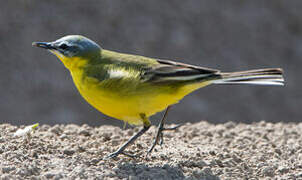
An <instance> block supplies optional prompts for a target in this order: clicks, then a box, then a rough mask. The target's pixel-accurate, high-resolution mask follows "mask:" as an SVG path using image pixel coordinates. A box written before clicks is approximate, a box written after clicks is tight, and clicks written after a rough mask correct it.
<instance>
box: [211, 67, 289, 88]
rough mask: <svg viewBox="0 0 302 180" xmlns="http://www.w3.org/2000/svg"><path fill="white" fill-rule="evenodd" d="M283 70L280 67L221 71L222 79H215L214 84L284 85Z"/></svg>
mask: <svg viewBox="0 0 302 180" xmlns="http://www.w3.org/2000/svg"><path fill="white" fill-rule="evenodd" d="M282 74H283V71H282V69H279V68H270V69H256V70H250V71H239V72H231V73H220V75H221V79H217V80H213V82H212V83H213V84H256V85H279V86H283V85H284V78H283V76H282Z"/></svg>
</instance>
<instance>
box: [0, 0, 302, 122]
mask: <svg viewBox="0 0 302 180" xmlns="http://www.w3.org/2000/svg"><path fill="white" fill-rule="evenodd" d="M68 34H81V35H84V36H87V37H89V38H91V39H92V40H94V41H96V42H98V43H99V44H100V45H101V46H102V47H103V48H105V49H110V50H116V51H119V52H125V53H132V54H139V55H145V56H150V57H156V58H161V59H171V60H175V61H181V62H184V63H190V64H195V65H201V66H206V67H210V68H216V69H221V70H222V71H238V70H247V69H254V68H267V67H281V68H283V69H284V71H285V79H286V86H285V87H274V86H248V85H242V86H231V85H216V86H214V85H213V86H208V87H206V88H203V89H200V90H198V91H196V92H194V93H193V94H191V95H189V96H187V97H186V98H185V99H183V100H182V101H181V102H180V103H179V104H177V105H176V106H174V107H173V108H172V109H171V111H170V113H169V116H168V120H167V121H168V122H169V123H180V122H197V121H200V120H207V121H209V122H212V123H222V122H227V121H236V122H244V123H251V122H255V121H261V120H265V121H270V122H298V121H300V119H301V115H302V110H301V107H302V85H301V78H302V76H301V75H302V73H301V67H302V61H301V57H302V1H301V0H291V1H284V0H267V1H263V0H245V1H242V0H229V1H218V0H203V1H197V0H186V1H182V0H177V1H162V0H153V1H141V0H115V1H100V0H86V1H81V0H73V1H59V0H52V1H41V0H40V1H39V0H26V1H25V0H22V1H21V0H20V1H5V2H4V1H3V2H2V3H1V6H0V54H1V57H0V94H1V95H0V96H1V102H0V114H1V119H0V122H1V123H11V124H15V125H20V124H32V123H37V122H39V123H42V124H56V123H60V124H62V123H76V124H84V123H86V124H89V125H93V126H95V125H101V124H114V125H120V126H121V125H123V124H122V122H121V121H117V120H113V121H112V119H111V118H110V117H107V116H105V115H102V114H101V113H100V112H98V111H97V110H95V109H94V108H92V107H91V106H90V105H89V104H88V103H86V102H85V100H84V99H83V98H82V97H81V96H80V95H79V93H78V92H77V90H76V88H75V86H74V85H73V82H72V79H71V77H70V75H69V72H68V71H67V69H65V68H64V66H63V65H62V64H61V62H59V60H58V59H57V58H56V57H55V56H54V55H52V54H50V53H49V52H47V51H45V50H42V49H38V48H33V47H32V46H31V43H32V42H33V41H53V40H56V39H58V38H60V37H62V36H64V35H68ZM160 115H161V114H158V115H156V116H155V117H153V118H152V119H153V120H154V121H153V123H154V124H155V123H157V121H158V118H159V117H160Z"/></svg>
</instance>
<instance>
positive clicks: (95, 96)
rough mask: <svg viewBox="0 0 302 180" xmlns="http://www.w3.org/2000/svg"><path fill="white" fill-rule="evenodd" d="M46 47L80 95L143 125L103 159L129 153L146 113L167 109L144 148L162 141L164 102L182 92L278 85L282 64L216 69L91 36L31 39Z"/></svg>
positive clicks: (145, 124) (166, 104)
mask: <svg viewBox="0 0 302 180" xmlns="http://www.w3.org/2000/svg"><path fill="white" fill-rule="evenodd" d="M33 46H37V47H41V48H45V49H48V50H49V51H50V52H52V53H53V54H55V55H56V56H57V57H58V58H59V59H60V60H61V61H62V62H63V64H64V65H65V67H66V68H67V69H69V71H70V73H71V76H72V78H73V81H74V83H75V85H76V87H77V89H78V90H79V92H80V94H81V95H82V96H83V97H84V99H85V100H86V101H87V102H88V103H89V104H91V105H92V106H93V107H95V108H96V109H98V110H99V111H101V112H103V113H104V114H106V115H108V116H111V117H114V118H116V119H119V120H122V121H124V122H127V123H129V124H134V125H143V128H142V129H141V130H140V131H139V132H138V133H137V134H135V135H134V136H133V137H131V138H130V139H129V140H128V141H127V142H126V143H125V144H123V145H122V146H121V147H120V148H119V149H118V150H117V151H115V152H113V153H111V154H109V155H108V156H107V158H112V157H116V156H118V155H119V154H124V155H128V156H133V155H130V154H128V153H125V152H124V149H125V148H126V147H127V146H128V145H130V144H131V143H133V142H134V141H135V140H136V139H137V138H138V137H140V136H141V135H142V134H144V133H145V132H146V131H147V130H148V129H149V127H150V126H151V123H150V121H149V117H150V116H152V115H153V114H155V113H157V112H160V111H163V110H164V109H166V112H165V115H164V116H163V118H162V119H161V121H160V123H159V126H158V131H157V136H156V138H155V140H154V142H153V144H152V146H151V148H150V149H149V152H151V151H152V149H153V148H154V146H155V145H156V144H157V143H158V142H159V141H161V142H162V140H163V139H162V131H164V130H171V129H176V128H177V127H179V126H176V127H174V128H164V120H165V117H166V114H167V111H168V109H169V106H171V105H172V104H175V103H177V102H178V101H179V100H181V99H182V98H183V97H184V96H186V95H187V94H189V93H191V92H193V91H195V90H197V89H199V88H202V87H204V86H207V85H210V84H260V85H283V83H284V79H283V76H282V69H279V68H270V69H257V70H250V71H241V72H231V73H222V72H220V71H219V70H215V69H209V68H204V67H200V66H193V65H188V64H183V63H177V62H173V61H168V60H160V59H154V58H148V57H143V56H138V55H130V54H123V53H118V52H114V51H109V50H105V49H102V48H101V47H100V46H99V45H98V44H96V43H95V42H93V41H92V40H90V39H88V38H86V37H83V36H79V35H69V36H65V37H63V38H61V39H58V40H56V41H54V42H34V43H33Z"/></svg>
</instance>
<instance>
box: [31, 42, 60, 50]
mask: <svg viewBox="0 0 302 180" xmlns="http://www.w3.org/2000/svg"><path fill="white" fill-rule="evenodd" d="M32 46H36V47H40V48H44V49H55V47H54V46H53V44H52V43H50V42H33V43H32Z"/></svg>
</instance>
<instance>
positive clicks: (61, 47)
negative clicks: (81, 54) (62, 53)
mask: <svg viewBox="0 0 302 180" xmlns="http://www.w3.org/2000/svg"><path fill="white" fill-rule="evenodd" d="M59 48H60V49H63V50H65V49H67V48H68V45H67V44H65V43H63V44H61V45H60V46H59Z"/></svg>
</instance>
